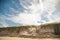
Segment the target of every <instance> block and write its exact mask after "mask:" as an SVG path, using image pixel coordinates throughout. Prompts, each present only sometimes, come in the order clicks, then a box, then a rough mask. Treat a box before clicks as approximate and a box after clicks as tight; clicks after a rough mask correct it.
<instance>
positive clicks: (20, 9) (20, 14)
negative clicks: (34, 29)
mask: <svg viewBox="0 0 60 40" xmlns="http://www.w3.org/2000/svg"><path fill="white" fill-rule="evenodd" d="M56 18H57V19H56ZM50 22H60V1H59V0H58V1H57V0H50V1H49V0H45V1H42V0H0V27H9V26H21V25H41V24H44V23H50Z"/></svg>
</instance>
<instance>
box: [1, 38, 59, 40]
mask: <svg viewBox="0 0 60 40" xmlns="http://www.w3.org/2000/svg"><path fill="white" fill-rule="evenodd" d="M0 40H60V39H58V38H41V39H32V38H18V37H0Z"/></svg>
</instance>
